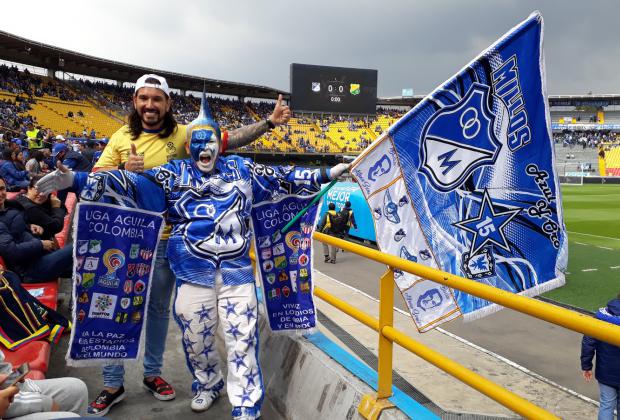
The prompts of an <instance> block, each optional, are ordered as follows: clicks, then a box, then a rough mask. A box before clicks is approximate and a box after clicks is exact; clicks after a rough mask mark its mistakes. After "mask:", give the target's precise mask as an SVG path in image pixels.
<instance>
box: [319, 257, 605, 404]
mask: <svg viewBox="0 0 620 420" xmlns="http://www.w3.org/2000/svg"><path fill="white" fill-rule="evenodd" d="M314 271H317V272H319V273H321V274H322V275H323V276H325V277H326V278H328V279H330V280H331V281H333V282H335V283H337V284H339V285H341V286H344V287H346V288H348V289H350V290H352V291H354V292H356V293H359V294H361V295H363V296H365V297H367V298H368V299H371V300H373V301H375V302H379V299H377V298H375V297H373V296H370V295H369V294H368V293H366V292H362V291H361V290H359V289H356V288H355V287H353V286H351V285H349V284H346V283H343V282H341V281H340V280H336V279H335V278H333V277H331V276H328V275H327V274H325V273H323V272H321V271H319V270H317V269H316V268H315V269H314ZM394 310H395V311H396V312H398V313H400V314H403V315H407V316H411V314H410V313H409V312H406V311H403V310H402V309H400V308H397V307H394ZM412 322H413V321H412ZM435 330H436V331H439V332H440V333H442V334H444V335H447V336H448V337H451V338H454V339H455V340H458V341H460V342H461V343H463V344H465V345H467V346H470V347H471V348H474V349H476V350H478V351H481V352H483V353H485V354H487V355H489V356H491V357H493V358H495V359H497V360H499V361H500V362H504V363H506V364H507V365H508V366H511V367H513V368H515V369H517V370H520V371H521V372H523V373H525V374H526V375H530V376H531V377H533V378H536V379H538V380H539V381H542V382H544V383H546V384H549V385H551V386H553V387H556V388H558V389H561V390H562V391H564V392H566V393H568V394H570V395H572V396H573V397H577V398H579V399H580V400H582V401H585V402H587V403H590V404H593V405H595V406H597V407H598V406H599V403H598V401H595V400H593V399H592V398H589V397H586V396H585V395H583V394H580V393H578V392H577V391H573V390H572V389H570V388H566V387H565V386H562V385H560V384H558V383H557V382H554V381H552V380H551V379H549V378H545V377H544V376H542V375H539V374H538V373H536V372H533V371H531V370H529V369H528V368H526V367H525V366H521V365H520V364H518V363H516V362H513V361H512V360H510V359H507V358H505V357H504V356H500V355H499V354H497V353H494V352H492V351H491V350H487V349H485V348H484V347H481V346H479V345H477V344H474V343H472V342H471V341H468V340H466V339H464V338H463V337H459V336H458V335H456V334H453V333H451V332H449V331H446V330H444V329H443V328H439V327H437V328H435Z"/></svg>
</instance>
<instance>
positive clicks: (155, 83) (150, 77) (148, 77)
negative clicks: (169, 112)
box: [133, 74, 170, 97]
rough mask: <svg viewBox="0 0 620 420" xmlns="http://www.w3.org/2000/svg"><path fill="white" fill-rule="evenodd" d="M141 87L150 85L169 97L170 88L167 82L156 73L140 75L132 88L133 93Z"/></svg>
mask: <svg viewBox="0 0 620 420" xmlns="http://www.w3.org/2000/svg"><path fill="white" fill-rule="evenodd" d="M143 87H152V88H155V89H159V90H161V91H162V92H164V93H165V94H166V96H167V97H170V88H169V87H168V82H166V79H164V78H163V77H161V76H158V75H156V74H145V75H144V76H142V77H140V78H139V79H138V81H137V82H136V88H135V89H134V91H133V92H134V93H136V92H137V91H138V90H139V89H141V88H143Z"/></svg>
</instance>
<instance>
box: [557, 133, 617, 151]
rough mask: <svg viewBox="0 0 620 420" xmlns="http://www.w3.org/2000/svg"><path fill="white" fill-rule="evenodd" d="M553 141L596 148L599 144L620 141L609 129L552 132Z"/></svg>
mask: <svg viewBox="0 0 620 420" xmlns="http://www.w3.org/2000/svg"><path fill="white" fill-rule="evenodd" d="M553 141H554V143H555V144H557V145H562V146H563V147H569V148H573V147H581V148H583V149H587V148H597V147H599V146H600V145H601V144H611V143H617V142H618V141H620V137H618V136H617V135H616V133H612V132H609V131H572V130H570V131H569V130H566V131H563V132H562V133H554V134H553Z"/></svg>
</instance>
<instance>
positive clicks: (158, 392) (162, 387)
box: [142, 376, 176, 401]
mask: <svg viewBox="0 0 620 420" xmlns="http://www.w3.org/2000/svg"><path fill="white" fill-rule="evenodd" d="M142 384H143V385H144V388H146V390H147V391H150V392H151V393H152V394H153V396H154V397H155V398H157V399H158V400H159V401H170V400H174V398H175V397H176V394H175V393H174V389H173V388H172V385H170V384H169V383H168V382H166V381H165V380H164V378H162V377H161V376H156V377H155V379H153V380H152V381H147V380H146V378H144V381H143V382H142Z"/></svg>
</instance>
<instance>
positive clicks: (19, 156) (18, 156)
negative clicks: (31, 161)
mask: <svg viewBox="0 0 620 420" xmlns="http://www.w3.org/2000/svg"><path fill="white" fill-rule="evenodd" d="M13 163H15V167H16V168H17V170H18V171H25V170H26V163H25V161H24V151H23V150H21V149H20V150H18V151H17V152H16V153H15V161H14V162H13Z"/></svg>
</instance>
